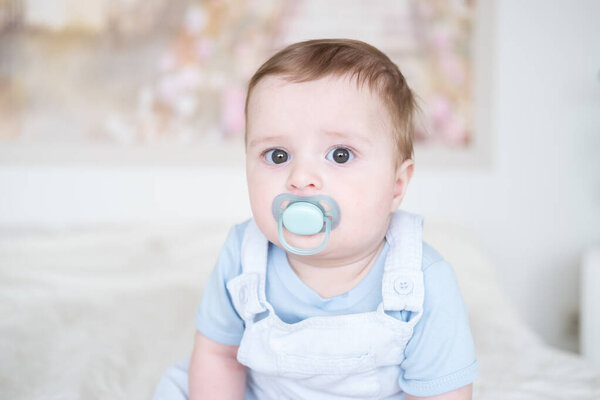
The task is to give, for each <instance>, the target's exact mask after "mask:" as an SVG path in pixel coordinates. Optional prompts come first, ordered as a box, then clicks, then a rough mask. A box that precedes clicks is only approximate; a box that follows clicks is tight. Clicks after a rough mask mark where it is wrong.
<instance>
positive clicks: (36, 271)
mask: <svg viewBox="0 0 600 400" xmlns="http://www.w3.org/2000/svg"><path fill="white" fill-rule="evenodd" d="M229 226H230V223H223V222H222V223H215V222H197V223H190V224H187V225H177V226H173V225H171V226H141V225H137V226H132V227H126V226H122V227H104V228H102V227H94V228H89V229H73V228H71V229H55V230H45V231H34V230H27V231H6V230H4V231H2V232H0V355H1V362H0V398H1V399H11V400H21V399H23V400H25V399H27V400H37V399H61V400H69V399H86V400H87V399H110V400H113V399H114V400H118V399H127V400H135V399H148V398H149V397H150V395H151V392H152V391H153V388H154V385H155V383H156V381H157V379H158V377H159V375H160V373H161V372H162V371H163V370H164V369H165V368H166V367H167V366H169V365H170V364H172V363H173V362H175V361H177V360H179V359H181V358H184V357H186V356H187V355H188V354H189V351H190V348H191V343H192V337H193V332H194V326H193V318H194V312H195V308H196V306H197V304H198V302H199V300H200V296H201V291H202V286H203V283H204V281H205V279H206V278H207V276H208V273H209V272H210V270H211V269H212V266H213V263H214V261H215V259H216V256H217V254H218V251H219V249H220V246H221V244H222V243H223V240H224V238H225V235H226V233H227V230H228V228H229ZM425 239H426V240H427V241H428V242H429V243H430V244H432V245H433V246H434V247H436V248H437V249H438V250H439V251H440V252H441V253H442V254H443V255H444V256H445V257H446V259H448V260H449V261H450V262H451V263H452V264H453V266H454V268H455V271H456V273H457V276H458V278H459V283H460V286H461V289H462V292H463V296H464V298H465V301H466V304H467V306H468V308H469V312H470V320H471V326H472V330H473V335H474V338H475V345H476V351H477V357H478V360H479V365H480V369H479V375H480V377H479V379H478V380H477V381H476V383H475V386H474V398H476V399H482V400H506V399H524V400H547V399H581V400H584V399H600V373H599V372H597V371H595V370H594V368H593V367H592V366H591V364H589V363H587V362H585V361H584V360H583V359H581V358H580V357H578V356H576V355H574V354H570V353H566V352H562V351H559V350H556V349H553V348H551V347H549V346H547V345H545V344H544V343H543V342H542V341H541V340H540V339H539V338H538V337H537V336H536V335H535V334H534V333H533V332H532V331H531V330H529V329H528V328H527V327H525V326H524V325H523V323H522V322H521V321H520V320H519V319H518V317H517V316H516V313H515V312H514V310H512V309H511V307H510V306H509V305H508V303H507V301H506V299H505V298H504V296H503V294H502V292H501V290H500V288H499V286H498V284H497V279H496V277H495V273H494V269H493V268H492V267H491V265H490V264H489V262H488V260H487V259H486V257H485V256H484V254H483V253H482V252H481V251H480V249H479V248H478V246H477V244H476V242H475V240H474V239H473V238H472V237H471V236H470V235H469V234H468V233H467V232H465V231H464V230H462V229H461V228H459V227H456V226H453V225H448V224H441V223H430V222H429V223H427V224H426V228H425Z"/></svg>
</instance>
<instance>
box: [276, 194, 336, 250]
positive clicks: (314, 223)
mask: <svg viewBox="0 0 600 400" xmlns="http://www.w3.org/2000/svg"><path fill="white" fill-rule="evenodd" d="M272 209H273V216H274V217H275V219H276V220H277V230H278V233H279V241H280V243H281V245H282V246H283V247H284V248H285V249H286V250H287V251H290V252H292V253H294V254H299V255H312V254H316V253H318V252H320V251H321V250H323V249H324V248H325V246H326V245H327V243H328V241H329V235H330V233H331V230H332V229H334V228H335V227H336V226H337V224H338V223H339V220H340V211H339V206H338V204H337V202H336V201H335V200H334V199H333V198H331V197H329V196H326V195H317V196H307V197H302V196H296V195H293V194H289V193H282V194H280V195H277V196H276V197H275V199H274V200H273V206H272ZM285 232H289V233H291V234H292V235H293V236H294V239H297V240H301V241H302V242H304V241H305V240H304V239H309V238H314V237H316V236H317V235H318V234H319V233H325V238H323V240H322V241H321V242H320V244H319V245H318V246H317V247H310V248H298V247H294V246H291V245H290V244H289V243H288V242H287V240H286V238H285V236H284V233H285ZM297 236H301V237H302V239H301V238H299V237H297Z"/></svg>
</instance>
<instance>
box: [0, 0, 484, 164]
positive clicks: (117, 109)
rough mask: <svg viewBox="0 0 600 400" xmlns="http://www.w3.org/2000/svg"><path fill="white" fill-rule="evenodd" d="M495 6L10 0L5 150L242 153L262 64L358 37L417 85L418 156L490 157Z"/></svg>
mask: <svg viewBox="0 0 600 400" xmlns="http://www.w3.org/2000/svg"><path fill="white" fill-rule="evenodd" d="M489 8H490V6H489V5H488V4H487V3H485V2H481V4H479V3H477V4H476V3H475V0H463V1H458V0H457V1H442V0H404V1H397V0H381V1H376V2H369V1H364V0H327V1H322V0H294V1H276V0H251V1H249V0H229V1H221V0H203V1H200V0H198V1H184V0H176V1H174V0H146V1H141V0H129V1H125V0H122V1H117V0H86V1H84V2H81V1H75V0H52V1H47V2H37V1H25V0H12V1H10V0H9V1H4V2H2V3H0V162H3V163H59V164H64V163H85V162H92V163H99V164H101V165H102V164H111V165H113V164H115V163H116V164H140V163H141V164H152V165H179V164H182V163H183V164H191V165H230V164H231V163H234V164H237V163H239V164H240V165H241V163H242V161H241V160H243V132H244V114H243V111H244V102H245V96H246V93H245V90H246V84H247V81H248V79H249V78H250V76H251V75H252V74H253V73H254V71H255V70H256V69H257V68H258V67H259V66H260V64H262V62H264V61H265V60H266V59H267V58H268V57H269V56H270V55H272V54H273V53H274V52H275V51H277V50H278V49H281V48H282V47H284V46H285V45H287V44H289V43H293V42H296V41H300V40H307V39H314V38H324V37H346V38H353V39H359V40H363V41H366V42H368V43H370V44H373V45H374V46H376V47H378V48H379V49H381V50H382V51H384V52H385V53H386V54H387V55H388V56H390V58H391V59H392V60H393V61H394V62H396V64H397V65H398V66H399V67H400V69H401V70H402V72H403V74H404V75H405V77H406V78H407V81H408V82H409V85H410V86H411V87H412V88H413V89H414V91H415V92H416V93H417V94H418V97H419V104H420V107H421V110H422V113H421V117H420V119H419V125H418V129H417V134H416V138H415V144H416V157H417V158H418V159H419V158H420V159H421V160H419V161H423V163H425V164H426V165H431V166H436V167H444V166H460V165H465V166H483V165H486V164H487V163H489V143H490V129H489V128H490V126H489V125H490V124H489V102H490V101H491V100H490V99H491V96H490V95H489V86H490V85H489V73H488V75H487V76H485V75H486V73H485V71H488V72H489V71H490V67H491V61H490V52H489V50H488V49H489V43H490V39H489V37H490V35H489V30H490V28H489V24H484V25H481V24H479V25H478V24H476V23H477V22H478V21H480V20H483V21H487V22H489V21H491V18H490V10H489ZM486 10H487V11H486ZM476 61H477V62H476ZM482 71H483V72H482ZM486 85H487V87H486ZM476 101H477V106H476ZM232 154H234V155H236V156H235V157H231V155H232Z"/></svg>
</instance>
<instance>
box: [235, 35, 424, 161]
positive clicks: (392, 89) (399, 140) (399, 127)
mask: <svg viewBox="0 0 600 400" xmlns="http://www.w3.org/2000/svg"><path fill="white" fill-rule="evenodd" d="M268 76H278V77H281V78H283V79H285V80H287V81H289V82H308V81H314V80H318V79H320V78H323V77H328V76H335V77H348V78H351V79H352V80H354V82H355V83H356V84H357V86H359V87H362V86H364V85H365V84H366V85H367V86H368V88H369V89H370V90H371V91H374V92H375V93H376V94H377V95H378V96H379V98H380V99H381V101H382V103H383V104H384V106H385V107H386V109H387V112H388V113H389V117H390V119H391V122H392V124H393V129H392V133H393V138H394V142H395V144H396V148H397V151H398V161H399V162H402V161H403V160H406V159H410V158H412V156H413V136H414V115H415V113H416V112H417V105H416V101H415V98H414V96H413V93H412V91H411V90H410V88H409V87H408V85H407V83H406V80H405V79H404V76H403V75H402V73H401V72H400V70H399V69H398V67H397V66H396V64H394V63H393V62H392V61H391V60H390V59H389V58H388V56H386V55H385V54H384V53H382V52H381V51H379V50H378V49H377V48H375V47H373V46H371V45H369V44H367V43H365V42H361V41H358V40H351V39H319V40H309V41H306V42H299V43H294V44H292V45H289V46H287V47H286V48H284V49H283V50H281V51H279V52H278V53H276V54H275V55H273V56H272V57H271V58H270V59H269V60H267V61H266V62H265V63H264V64H263V65H262V66H261V67H260V68H259V69H258V70H257V71H256V73H255V74H254V76H252V78H251V79H250V83H249V84H248V96H247V97H246V110H245V112H246V124H247V125H248V124H249V123H250V121H249V115H248V103H249V102H250V97H251V94H252V91H253V89H254V88H255V87H256V85H257V84H258V83H259V82H260V81H261V80H262V79H264V78H265V77H268ZM245 140H246V144H247V143H248V126H247V127H246V137H245Z"/></svg>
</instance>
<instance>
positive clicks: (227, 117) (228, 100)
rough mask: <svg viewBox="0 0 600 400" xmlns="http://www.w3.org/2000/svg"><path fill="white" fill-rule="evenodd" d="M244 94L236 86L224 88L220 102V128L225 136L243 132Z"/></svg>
mask: <svg viewBox="0 0 600 400" xmlns="http://www.w3.org/2000/svg"><path fill="white" fill-rule="evenodd" d="M245 103H246V93H245V91H244V90H242V89H240V88H239V87H238V86H230V87H227V88H225V90H224V92H223V97H222V101H221V107H222V108H221V109H222V112H221V126H222V129H223V133H224V135H225V136H230V135H232V134H236V133H241V132H242V131H243V130H244V106H245Z"/></svg>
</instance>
